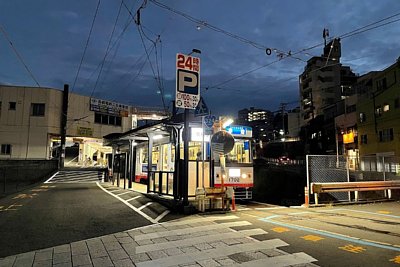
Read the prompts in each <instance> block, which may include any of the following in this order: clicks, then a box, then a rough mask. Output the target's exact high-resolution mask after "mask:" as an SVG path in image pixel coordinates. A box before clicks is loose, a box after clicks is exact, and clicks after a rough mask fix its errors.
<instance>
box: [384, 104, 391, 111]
mask: <svg viewBox="0 0 400 267" xmlns="http://www.w3.org/2000/svg"><path fill="white" fill-rule="evenodd" d="M389 110H390V106H389V104H384V105H383V112H387V111H389Z"/></svg>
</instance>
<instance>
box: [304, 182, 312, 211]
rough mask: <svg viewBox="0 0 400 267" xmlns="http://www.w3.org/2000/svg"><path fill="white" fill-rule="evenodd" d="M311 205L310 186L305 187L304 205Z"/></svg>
mask: <svg viewBox="0 0 400 267" xmlns="http://www.w3.org/2000/svg"><path fill="white" fill-rule="evenodd" d="M309 205H310V200H309V198H308V187H307V186H306V187H304V204H303V206H304V207H306V208H308V207H309Z"/></svg>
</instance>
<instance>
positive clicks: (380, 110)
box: [375, 106, 382, 117]
mask: <svg viewBox="0 0 400 267" xmlns="http://www.w3.org/2000/svg"><path fill="white" fill-rule="evenodd" d="M375 114H376V116H378V117H379V116H381V115H382V107H381V106H377V107H376V109H375Z"/></svg>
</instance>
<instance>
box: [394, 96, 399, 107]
mask: <svg viewBox="0 0 400 267" xmlns="http://www.w3.org/2000/svg"><path fill="white" fill-rule="evenodd" d="M394 108H400V98H399V97H397V98H396V99H395V100H394Z"/></svg>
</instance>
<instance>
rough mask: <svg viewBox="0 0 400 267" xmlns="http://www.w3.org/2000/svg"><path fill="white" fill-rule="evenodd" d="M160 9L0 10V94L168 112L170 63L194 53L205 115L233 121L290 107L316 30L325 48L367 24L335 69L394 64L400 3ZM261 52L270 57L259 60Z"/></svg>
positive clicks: (90, 2)
mask: <svg viewBox="0 0 400 267" xmlns="http://www.w3.org/2000/svg"><path fill="white" fill-rule="evenodd" d="M157 1H159V2H155V1H150V0H149V1H147V4H146V5H143V1H133V0H123V2H121V1H120V0H107V1H105V0H103V1H100V5H99V6H98V3H99V1H98V0H83V1H82V0H81V1H77V0H70V1H65V0H36V1H32V0H1V1H0V27H1V28H0V30H1V31H0V84H7V85H16V86H37V83H38V84H39V85H40V86H41V87H51V88H58V89H62V88H63V85H64V84H65V83H67V84H69V85H70V88H71V90H72V92H73V93H78V94H82V95H88V96H90V95H92V96H93V97H97V98H101V99H106V100H114V101H117V102H121V103H124V104H129V105H134V106H157V107H162V106H163V102H162V97H161V96H162V94H163V95H164V99H165V101H164V102H165V105H166V106H167V107H169V108H171V101H172V100H174V98H175V90H176V89H175V75H176V69H175V60H176V59H175V58H176V54H177V53H189V52H191V51H192V49H193V48H196V49H199V50H201V54H200V55H196V56H199V57H200V58H201V87H202V89H201V95H202V96H203V97H204V99H205V101H206V103H207V105H208V106H209V108H210V109H211V110H212V112H213V113H214V114H217V115H221V114H224V115H233V116H236V115H237V111H238V110H240V109H243V108H249V107H256V108H263V109H269V110H271V111H275V110H277V109H278V107H279V104H280V103H281V102H294V101H298V99H299V86H298V76H299V75H300V74H301V73H302V71H303V69H304V66H305V65H306V61H307V60H308V59H309V58H310V57H311V56H313V55H320V54H321V53H322V48H323V47H322V44H323V38H322V31H323V29H324V28H328V29H329V33H330V37H331V38H333V37H340V36H343V34H346V33H349V32H352V31H353V30H357V29H359V28H362V27H364V26H368V25H370V24H371V25H370V26H368V27H366V28H362V29H361V31H364V32H362V33H359V32H354V33H355V34H354V35H351V36H349V37H347V38H342V41H341V43H342V59H341V62H342V63H343V65H349V66H350V67H351V68H352V70H353V71H354V72H355V73H358V74H360V75H362V74H365V73H366V72H369V71H373V70H382V69H383V68H385V67H387V66H389V65H391V64H393V63H394V62H395V61H396V60H397V58H398V57H399V56H400V1H399V0H380V1H376V0H363V1H360V0H358V1H353V0H343V1H342V0H339V1H311V0H302V1H298V0H290V1H289V0H273V1H261V0H260V1H255V0H254V1H243V0H242V1H239V0H219V1H217V0H204V1H188V0H179V1H172V0H171V1H166V0H157ZM157 3H160V4H161V5H162V6H160V5H157ZM140 6H142V8H141V9H140V26H138V25H137V24H135V22H134V21H133V18H132V17H131V14H132V15H133V16H135V18H136V20H137V15H136V14H137V10H138V8H139V7H140ZM97 7H98V12H97V13H96V9H97ZM127 8H128V9H129V10H130V11H131V14H129V13H128V11H127ZM95 14H96V18H95V20H94V25H93V29H92V33H91V36H90V39H89V42H88V46H87V49H86V52H85V55H84V57H83V60H82V56H83V54H84V51H85V46H86V43H87V40H88V36H89V32H90V30H91V25H92V22H93V18H94V16H95ZM117 17H118V19H117ZM379 21H381V22H379ZM115 22H116V23H115ZM375 22H379V23H377V24H373V23H375ZM384 24H386V25H384ZM114 25H115V29H114ZM374 27H376V28H375V29H371V28H374ZM113 29H114V31H113ZM112 32H113V35H112ZM111 35H112V38H111V41H110V37H111ZM9 41H11V42H12V44H13V47H11V46H10V43H9ZM109 43H110V45H109ZM318 44H320V45H319V46H316V45H318ZM144 46H145V47H146V49H147V53H148V56H147V55H146V53H145V49H144ZM314 46H316V47H315V48H313V49H309V50H306V52H301V53H297V52H298V51H300V50H302V49H307V48H310V47H314ZM107 47H108V52H107V53H106V51H107ZM13 48H14V49H15V51H17V53H18V55H19V56H20V58H21V59H22V61H23V62H24V63H25V64H26V66H27V68H28V69H29V71H30V72H31V74H32V75H31V74H30V73H29V71H28V70H27V69H26V68H25V67H24V64H23V63H22V62H21V59H19V58H18V56H17V55H16V53H15V51H14V50H13ZM265 48H271V49H277V51H276V52H275V51H273V52H272V54H271V55H266V53H265ZM289 51H290V52H291V54H292V55H293V56H287V54H288V53H289ZM279 53H283V54H284V57H283V58H282V59H281V60H279ZM148 59H149V60H150V61H151V64H150V63H149V61H148ZM81 60H82V64H81V68H80V71H79V75H78V76H77V72H78V68H79V66H80V62H81ZM103 60H104V63H102V62H103ZM100 70H101V73H100ZM99 73H100V75H99ZM153 73H155V75H156V77H160V81H161V82H160V83H158V82H157V79H158V78H155V76H154V74H153ZM75 79H76V83H75ZM35 80H36V81H35ZM74 83H75V86H74ZM159 84H161V87H160V86H159ZM295 106H297V105H296V103H293V104H291V105H289V106H288V108H293V107H295Z"/></svg>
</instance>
